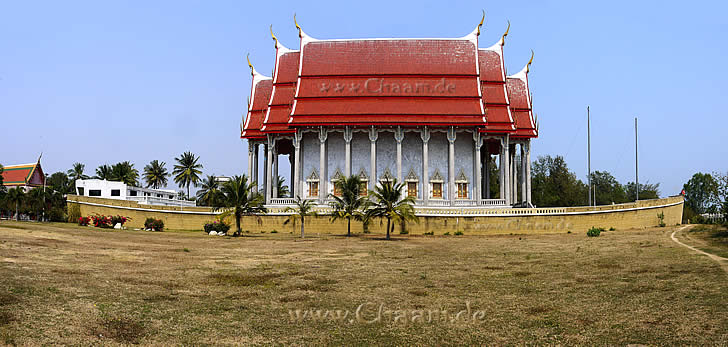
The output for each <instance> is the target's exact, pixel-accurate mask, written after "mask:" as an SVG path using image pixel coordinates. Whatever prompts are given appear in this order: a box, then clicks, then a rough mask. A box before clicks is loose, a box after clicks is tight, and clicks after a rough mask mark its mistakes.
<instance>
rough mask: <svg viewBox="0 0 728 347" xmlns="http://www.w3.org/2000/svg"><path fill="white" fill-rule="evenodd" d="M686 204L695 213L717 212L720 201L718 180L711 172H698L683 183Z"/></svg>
mask: <svg viewBox="0 0 728 347" xmlns="http://www.w3.org/2000/svg"><path fill="white" fill-rule="evenodd" d="M683 189H684V190H685V205H687V206H688V207H690V209H692V210H693V211H695V213H697V214H703V213H708V212H715V211H716V210H717V205H718V203H719V201H718V182H716V180H715V179H714V178H713V176H712V175H711V174H709V173H702V172H698V173H696V174H694V175H693V177H692V178H690V180H689V181H688V182H687V183H685V184H684V185H683Z"/></svg>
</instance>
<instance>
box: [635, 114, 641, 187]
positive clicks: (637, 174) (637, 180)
mask: <svg viewBox="0 0 728 347" xmlns="http://www.w3.org/2000/svg"><path fill="white" fill-rule="evenodd" d="M639 173H640V171H639V162H638V161H637V117H634V185H635V197H634V201H637V200H639V199H640V175H639Z"/></svg>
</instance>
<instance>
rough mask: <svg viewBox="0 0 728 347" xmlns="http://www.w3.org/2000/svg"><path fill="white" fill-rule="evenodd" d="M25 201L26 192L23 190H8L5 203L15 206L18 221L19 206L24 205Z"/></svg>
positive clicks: (17, 188) (18, 188)
mask: <svg viewBox="0 0 728 347" xmlns="http://www.w3.org/2000/svg"><path fill="white" fill-rule="evenodd" d="M24 200H25V191H24V190H23V188H20V187H16V188H12V189H10V190H8V193H7V195H6V196H5V201H7V202H8V203H9V204H11V205H12V204H15V220H18V205H20V204H22V203H23V201H24Z"/></svg>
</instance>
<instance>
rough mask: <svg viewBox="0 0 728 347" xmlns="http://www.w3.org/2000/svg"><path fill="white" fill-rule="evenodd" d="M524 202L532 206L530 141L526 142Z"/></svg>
mask: <svg viewBox="0 0 728 347" xmlns="http://www.w3.org/2000/svg"><path fill="white" fill-rule="evenodd" d="M525 181H526V202H527V203H528V206H533V202H532V201H531V140H526V179H525Z"/></svg>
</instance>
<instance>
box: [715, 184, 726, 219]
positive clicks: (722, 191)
mask: <svg viewBox="0 0 728 347" xmlns="http://www.w3.org/2000/svg"><path fill="white" fill-rule="evenodd" d="M713 176H715V180H716V183H717V184H718V190H717V191H718V194H717V198H718V202H719V204H720V206H719V207H720V213H722V214H723V219H724V220H725V221H728V172H726V173H725V174H721V173H718V172H716V173H713Z"/></svg>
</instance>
